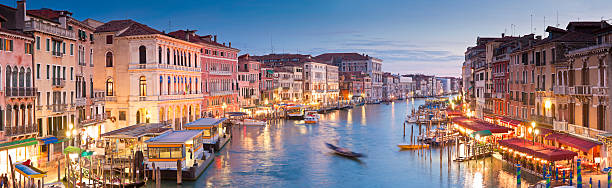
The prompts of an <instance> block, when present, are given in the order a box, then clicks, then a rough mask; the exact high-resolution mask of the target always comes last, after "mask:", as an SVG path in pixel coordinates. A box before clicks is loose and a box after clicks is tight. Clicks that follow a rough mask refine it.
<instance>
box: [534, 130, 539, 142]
mask: <svg viewBox="0 0 612 188" xmlns="http://www.w3.org/2000/svg"><path fill="white" fill-rule="evenodd" d="M533 132H534V133H535V136H534V137H533V145H535V139H536V138H535V137H537V136H538V134H540V130H538V129H536V130H535V131H533Z"/></svg>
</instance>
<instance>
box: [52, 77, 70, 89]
mask: <svg viewBox="0 0 612 188" xmlns="http://www.w3.org/2000/svg"><path fill="white" fill-rule="evenodd" d="M51 85H53V87H60V88H63V87H64V86H66V80H64V79H62V78H52V79H51Z"/></svg>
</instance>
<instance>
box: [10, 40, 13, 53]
mask: <svg viewBox="0 0 612 188" xmlns="http://www.w3.org/2000/svg"><path fill="white" fill-rule="evenodd" d="M10 42H11V48H10V49H11V52H12V51H13V40H10Z"/></svg>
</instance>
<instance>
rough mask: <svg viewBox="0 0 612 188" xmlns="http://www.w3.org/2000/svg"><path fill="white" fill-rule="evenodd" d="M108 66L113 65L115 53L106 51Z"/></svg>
mask: <svg viewBox="0 0 612 188" xmlns="http://www.w3.org/2000/svg"><path fill="white" fill-rule="evenodd" d="M106 67H113V53H112V52H106Z"/></svg>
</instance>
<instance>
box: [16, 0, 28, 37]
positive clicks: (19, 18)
mask: <svg viewBox="0 0 612 188" xmlns="http://www.w3.org/2000/svg"><path fill="white" fill-rule="evenodd" d="M25 16H26V2H25V0H20V1H17V11H15V29H17V30H23V29H24V27H25Z"/></svg>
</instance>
